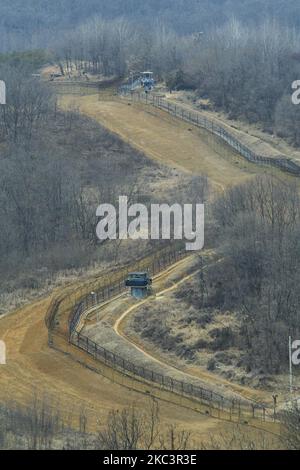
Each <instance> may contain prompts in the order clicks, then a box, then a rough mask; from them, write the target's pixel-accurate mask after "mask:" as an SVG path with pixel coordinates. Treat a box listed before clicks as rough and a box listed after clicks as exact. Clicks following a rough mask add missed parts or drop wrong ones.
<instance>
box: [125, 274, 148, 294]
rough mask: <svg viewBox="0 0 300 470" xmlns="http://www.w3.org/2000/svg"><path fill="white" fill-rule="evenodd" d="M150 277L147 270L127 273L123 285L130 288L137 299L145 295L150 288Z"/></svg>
mask: <svg viewBox="0 0 300 470" xmlns="http://www.w3.org/2000/svg"><path fill="white" fill-rule="evenodd" d="M151 285H152V279H151V278H150V277H149V274H148V273H147V272H135V273H129V274H128V276H127V279H126V281H125V286H126V287H130V288H131V295H132V296H133V297H135V298H137V299H141V298H144V297H146V296H147V295H148V294H149V291H150V290H151Z"/></svg>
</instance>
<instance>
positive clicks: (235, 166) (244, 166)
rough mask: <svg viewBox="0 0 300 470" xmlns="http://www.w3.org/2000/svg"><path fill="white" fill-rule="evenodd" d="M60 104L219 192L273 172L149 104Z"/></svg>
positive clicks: (85, 100) (70, 99)
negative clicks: (202, 177) (207, 182)
mask: <svg viewBox="0 0 300 470" xmlns="http://www.w3.org/2000/svg"><path fill="white" fill-rule="evenodd" d="M60 105H61V106H62V107H63V108H64V109H68V108H73V109H74V107H75V108H77V109H79V110H80V112H82V113H84V114H86V115H88V116H90V117H92V118H94V119H95V120H97V121H98V122H99V123H101V124H102V125H104V126H105V127H107V128H108V129H109V130H111V131H112V132H115V133H117V134H118V135H119V136H121V137H122V138H123V139H124V140H126V141H127V142H128V143H130V144H131V145H133V146H134V147H135V148H137V149H139V150H141V151H143V152H144V153H145V154H146V155H147V156H148V157H150V158H153V159H155V160H158V161H159V162H160V163H164V164H165V165H168V166H170V167H171V168H178V169H180V170H182V171H186V172H189V173H193V174H202V175H206V176H207V177H208V178H209V179H210V181H211V182H213V183H215V185H216V186H217V187H219V189H221V190H222V189H224V188H225V187H227V186H231V185H234V184H237V183H240V182H241V181H245V180H247V179H249V178H251V176H254V175H256V174H262V173H270V172H273V173H274V172H276V171H277V170H272V169H269V168H264V167H258V166H256V165H254V164H251V163H248V162H246V161H245V160H244V159H243V158H242V157H240V156H239V155H238V154H236V153H235V152H233V151H232V150H231V149H230V148H229V147H228V146H227V145H223V144H222V143H220V142H219V141H218V140H216V139H215V138H214V137H213V136H211V134H209V133H208V132H206V131H204V130H201V129H198V128H197V127H195V126H192V125H190V124H187V123H185V122H183V121H182V120H180V119H177V118H174V117H173V116H170V115H168V114H167V113H166V112H164V111H162V110H159V109H156V108H153V107H152V106H151V105H148V106H147V105H145V104H141V103H129V102H127V101H126V100H125V99H124V100H123V101H122V100H118V99H111V100H109V99H107V98H106V99H105V100H104V101H102V100H101V101H98V97H97V95H90V96H83V97H82V96H77V97H74V96H72V95H69V96H64V97H62V99H61V100H60ZM277 173H278V172H277Z"/></svg>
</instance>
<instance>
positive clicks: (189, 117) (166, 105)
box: [119, 86, 300, 177]
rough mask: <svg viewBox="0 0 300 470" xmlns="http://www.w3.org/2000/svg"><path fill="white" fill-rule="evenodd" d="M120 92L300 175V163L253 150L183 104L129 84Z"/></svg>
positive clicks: (257, 159) (257, 160) (251, 159)
mask: <svg viewBox="0 0 300 470" xmlns="http://www.w3.org/2000/svg"><path fill="white" fill-rule="evenodd" d="M119 94H120V95H125V96H127V97H128V96H129V97H130V98H131V99H132V100H133V101H134V100H137V101H142V102H144V103H146V104H151V105H152V106H155V107H156V108H160V109H163V110H164V111H166V112H168V113H169V114H171V115H173V116H175V117H178V118H180V119H182V120H184V121H186V122H189V123H191V124H193V125H195V126H197V127H201V128H203V129H206V130H207V131H209V132H210V133H212V134H213V135H215V136H217V137H219V138H220V139H222V140H223V141H224V142H226V143H227V144H228V145H229V146H230V147H231V148H233V149H234V150H236V151H237V152H238V153H239V155H241V156H242V157H244V158H245V159H246V160H248V161H249V162H251V163H256V164H260V165H268V166H273V167H276V168H279V169H281V170H283V171H286V172H288V173H291V174H293V175H295V176H298V177H299V176H300V165H298V164H297V163H295V162H294V161H292V160H291V159H289V158H288V157H287V156H286V155H282V156H279V157H275V158H273V157H265V156H263V155H259V154H257V153H255V152H254V151H253V150H251V149H250V148H249V147H248V146H247V145H245V144H243V143H242V142H240V141H239V140H238V139H237V138H236V137H235V136H234V135H233V134H231V133H230V132H228V131H227V130H226V129H225V128H224V127H222V126H220V125H219V124H216V123H215V122H214V121H213V120H211V119H208V118H206V117H202V116H201V115H200V114H199V113H198V112H196V111H188V110H187V109H186V108H184V107H183V106H180V105H178V104H175V103H172V102H170V101H168V100H166V99H164V98H162V97H161V96H159V95H155V94H151V95H148V94H145V93H140V92H137V91H131V90H130V89H129V87H127V86H123V87H121V88H119Z"/></svg>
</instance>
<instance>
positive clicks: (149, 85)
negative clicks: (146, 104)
mask: <svg viewBox="0 0 300 470" xmlns="http://www.w3.org/2000/svg"><path fill="white" fill-rule="evenodd" d="M154 84H155V82H154V78H153V72H149V71H147V72H142V74H141V86H142V87H143V88H144V90H145V93H149V91H151V90H153V88H154Z"/></svg>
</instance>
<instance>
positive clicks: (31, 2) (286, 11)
mask: <svg viewBox="0 0 300 470" xmlns="http://www.w3.org/2000/svg"><path fill="white" fill-rule="evenodd" d="M95 15H98V16H102V17H103V18H104V19H114V18H116V17H125V18H127V19H130V20H132V21H135V22H136V23H139V24H142V23H146V24H148V25H149V24H154V23H156V22H157V21H158V20H159V21H161V22H163V23H164V24H166V26H168V27H171V28H173V29H174V30H175V31H176V32H177V33H178V34H189V33H193V32H196V31H208V30H209V29H210V28H211V27H212V26H215V25H218V26H220V25H222V24H224V23H225V22H226V21H227V20H228V18H231V17H232V16H235V17H236V18H238V19H240V20H241V21H242V22H247V24H251V23H256V22H260V21H261V20H262V19H264V18H266V17H268V18H274V19H276V20H278V21H280V22H281V23H282V24H285V25H289V26H299V24H300V4H299V2H298V1H297V0H239V1H235V0H188V1H186V0H164V1H163V2H162V1H160V0H148V1H147V2H141V1H140V0H126V1H124V0H112V1H110V2H107V1H106V0H52V1H51V2H49V1H48V0H26V1H25V2H24V1H23V0H10V1H7V0H2V1H1V3H0V37H1V41H0V51H2V52H3V51H7V50H15V49H20V48H21V49H22V48H30V47H31V48H32V47H34V48H36V47H45V46H46V45H49V43H50V44H51V43H52V41H53V38H54V37H56V35H57V33H58V34H62V33H63V32H65V31H70V30H72V29H73V28H74V27H75V26H77V25H79V24H80V23H82V22H85V21H87V20H88V19H90V18H92V17H93V16H95Z"/></svg>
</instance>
